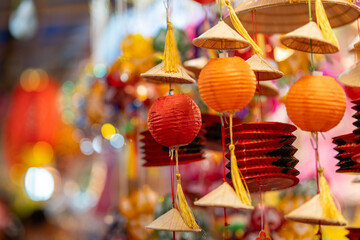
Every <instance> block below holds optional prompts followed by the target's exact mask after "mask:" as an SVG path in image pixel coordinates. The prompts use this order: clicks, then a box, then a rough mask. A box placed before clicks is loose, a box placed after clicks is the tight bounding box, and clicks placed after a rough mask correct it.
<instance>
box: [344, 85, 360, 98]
mask: <svg viewBox="0 0 360 240" xmlns="http://www.w3.org/2000/svg"><path fill="white" fill-rule="evenodd" d="M344 89H345V93H346V96H348V97H349V98H350V99H351V100H355V99H359V98H360V88H358V87H348V86H344Z"/></svg>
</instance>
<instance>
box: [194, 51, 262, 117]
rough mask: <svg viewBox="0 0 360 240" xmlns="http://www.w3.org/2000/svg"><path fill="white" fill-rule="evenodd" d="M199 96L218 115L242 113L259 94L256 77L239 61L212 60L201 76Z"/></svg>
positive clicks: (229, 58) (230, 58) (233, 58)
mask: <svg viewBox="0 0 360 240" xmlns="http://www.w3.org/2000/svg"><path fill="white" fill-rule="evenodd" d="M198 85H199V92H200V96H201V98H202V99H203V100H204V102H205V103H206V104H207V105H208V106H209V107H211V108H212V109H214V110H215V111H217V112H229V111H236V110H241V109H243V108H244V107H245V106H246V105H247V104H248V103H249V102H250V100H251V99H252V97H253V96H254V94H255V90H256V77H255V74H254V72H253V71H252V70H251V68H250V66H249V64H248V63H246V62H245V61H244V60H243V59H241V58H239V57H228V58H213V59H210V60H209V62H208V63H207V64H206V65H205V67H204V68H203V70H202V71H201V73H200V76H199V81H198Z"/></svg>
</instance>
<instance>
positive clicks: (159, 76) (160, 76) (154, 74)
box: [140, 63, 195, 84]
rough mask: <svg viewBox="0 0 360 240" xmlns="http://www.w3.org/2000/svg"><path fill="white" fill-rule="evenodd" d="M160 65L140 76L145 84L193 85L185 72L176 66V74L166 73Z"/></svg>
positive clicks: (191, 79) (192, 81) (192, 80)
mask: <svg viewBox="0 0 360 240" xmlns="http://www.w3.org/2000/svg"><path fill="white" fill-rule="evenodd" d="M161 67H162V63H160V64H158V65H156V66H155V67H153V68H151V69H150V70H148V71H147V72H146V73H142V74H140V76H141V77H143V78H145V80H146V81H147V82H151V83H157V84H161V83H169V81H171V83H184V84H193V83H195V80H194V79H193V78H192V77H190V76H189V74H188V73H187V72H186V70H185V69H184V68H183V67H181V66H179V65H178V66H177V68H178V72H177V73H166V72H164V71H163V70H162V69H161Z"/></svg>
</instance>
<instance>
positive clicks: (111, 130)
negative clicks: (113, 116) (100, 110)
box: [101, 123, 116, 140]
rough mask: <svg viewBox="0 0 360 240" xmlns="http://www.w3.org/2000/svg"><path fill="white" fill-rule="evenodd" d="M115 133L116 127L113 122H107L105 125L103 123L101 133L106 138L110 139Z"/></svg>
mask: <svg viewBox="0 0 360 240" xmlns="http://www.w3.org/2000/svg"><path fill="white" fill-rule="evenodd" d="M115 133H116V128H115V127H114V126H113V125H112V124H110V123H105V124H104V125H102V127H101V134H102V135H103V137H104V138H105V139H107V140H110V138H111V137H112V135H114V134H115Z"/></svg>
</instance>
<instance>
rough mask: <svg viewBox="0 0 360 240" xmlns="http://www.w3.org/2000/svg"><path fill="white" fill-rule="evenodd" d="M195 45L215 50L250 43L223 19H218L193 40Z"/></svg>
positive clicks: (236, 47) (245, 45)
mask: <svg viewBox="0 0 360 240" xmlns="http://www.w3.org/2000/svg"><path fill="white" fill-rule="evenodd" d="M193 44H194V45H195V46H197V47H201V48H207V49H215V50H235V49H243V48H247V47H249V46H250V43H249V42H248V41H247V40H246V39H245V38H243V37H242V36H241V35H240V34H239V33H238V32H236V31H235V30H234V29H232V28H231V27H230V26H229V25H227V24H226V23H225V22H224V21H219V22H218V23H217V24H216V25H215V26H214V27H212V28H210V29H209V30H207V31H206V32H204V33H203V34H201V35H200V36H199V37H197V38H195V39H194V40H193Z"/></svg>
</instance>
